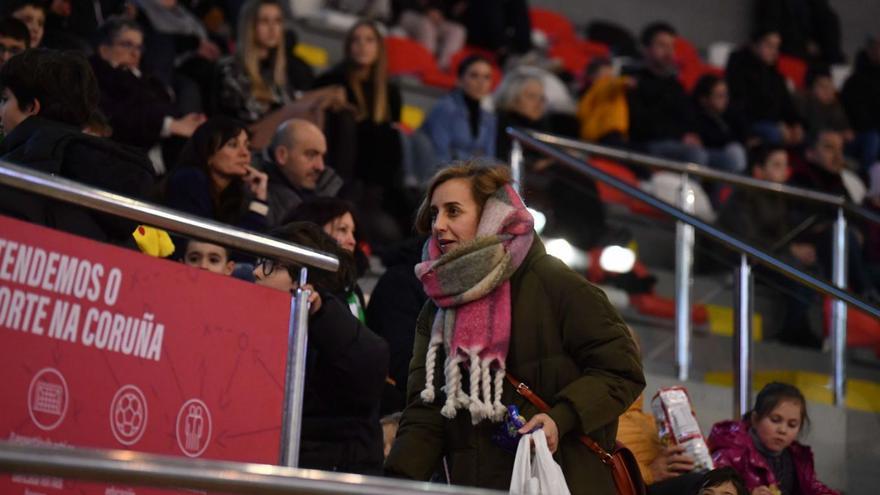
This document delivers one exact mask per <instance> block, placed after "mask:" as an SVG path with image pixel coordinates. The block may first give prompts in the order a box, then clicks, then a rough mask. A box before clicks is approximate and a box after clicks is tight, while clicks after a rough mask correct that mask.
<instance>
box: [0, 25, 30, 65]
mask: <svg viewBox="0 0 880 495" xmlns="http://www.w3.org/2000/svg"><path fill="white" fill-rule="evenodd" d="M29 44H30V34H29V33H28V30H27V26H25V25H24V24H23V23H22V22H21V21H19V20H18V19H15V18H13V17H8V18H6V19H0V67H3V64H5V63H6V62H7V61H9V59H10V58H12V57H14V56H15V55H18V54H19V53H21V52H23V51H25V50H27V48H28V45H29Z"/></svg>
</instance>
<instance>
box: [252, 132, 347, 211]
mask: <svg viewBox="0 0 880 495" xmlns="http://www.w3.org/2000/svg"><path fill="white" fill-rule="evenodd" d="M326 154H327V141H326V139H324V133H323V132H321V129H319V128H318V127H317V126H316V125H314V124H312V123H311V122H308V121H306V120H302V119H291V120H288V121H286V122H284V123H283V124H281V125H280V126H278V130H277V131H276V132H275V136H274V137H273V138H272V143H271V144H270V145H269V148H268V152H267V153H266V155H268V157H269V158H270V160H269V161H267V162H266V164H265V165H264V171H265V172H266V174H267V175H268V176H269V215H268V216H267V217H266V221H267V223H268V225H269V226H271V227H278V226H281V225H283V224H284V223H286V222H285V219H286V218H288V217H289V216H290V215H291V214H292V213H293V212H294V211H295V210H296V208H297V207H298V206H299V205H300V203H302V202H303V201H304V200H306V199H309V198H312V197H334V196H336V195H337V194H338V193H339V190H340V189H341V188H342V179H341V178H340V177H339V175H337V174H336V172H335V171H334V170H333V169H332V168H330V167H326V166H325V165H324V156H325V155H326Z"/></svg>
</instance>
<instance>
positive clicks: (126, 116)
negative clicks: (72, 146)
mask: <svg viewBox="0 0 880 495" xmlns="http://www.w3.org/2000/svg"><path fill="white" fill-rule="evenodd" d="M97 36H98V46H97V53H96V54H95V55H93V56H92V57H91V58H90V59H89V61H90V62H91V65H92V69H93V70H94V71H95V76H96V77H97V79H98V87H99V89H100V90H101V100H100V101H101V104H100V107H101V111H102V113H104V114H105V115H106V116H107V118H108V120H109V122H110V126H111V127H112V128H113V135H112V138H113V140H114V141H118V142H120V143H124V144H128V145H131V146H137V147H139V148H142V149H143V150H145V151H148V152H149V156H150V159H151V161H152V162H153V166H154V168H155V169H156V173H157V174H160V175H161V174H164V173H165V172H166V171H167V170H168V168H169V167H168V164H169V163H173V161H174V160H175V159H176V156H175V155H176V152H177V151H178V150H179V148H180V146H181V145H182V140H183V139H186V138H189V137H190V136H192V133H193V132H194V131H195V130H196V128H197V127H198V126H199V125H201V124H202V123H203V122H204V121H205V116H204V115H202V114H200V113H189V114H186V115H183V116H179V112H178V111H177V107H176V105H175V101H174V99H173V98H172V94H171V92H170V91H169V90H168V88H166V87H165V86H164V85H163V84H162V83H161V82H160V81H159V80H157V79H155V78H153V77H152V76H151V75H149V74H144V73H142V72H141V71H140V63H141V54H142V52H143V48H144V35H143V32H142V31H141V27H140V25H138V24H137V23H136V22H134V21H130V20H128V19H124V18H121V17H112V18H110V19H108V20H107V21H106V22H105V23H104V24H102V25H101V27H100V28H99V29H98V34H97ZM171 138H178V139H180V140H181V141H180V142H178V143H177V146H174V144H173V143H172V144H171V145H170V146H168V145H169V140H170V139H171Z"/></svg>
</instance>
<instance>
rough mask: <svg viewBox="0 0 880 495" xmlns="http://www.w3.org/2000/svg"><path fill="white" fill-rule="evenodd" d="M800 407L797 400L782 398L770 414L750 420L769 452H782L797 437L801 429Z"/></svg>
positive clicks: (801, 406)
mask: <svg viewBox="0 0 880 495" xmlns="http://www.w3.org/2000/svg"><path fill="white" fill-rule="evenodd" d="M802 408H803V405H802V404H801V403H800V402H799V401H794V400H783V401H781V402H779V404H777V406H776V407H775V408H774V409H773V410H772V411H770V414H768V415H766V416H764V417H763V418H761V419H753V420H752V427H753V428H754V429H755V432H756V433H757V434H758V438H759V439H760V440H761V443H762V444H763V445H764V447H766V448H767V449H769V450H770V451H771V452H782V451H783V450H785V449H787V448H788V446H789V445H791V444H792V442H794V441H795V440H796V439H797V436H798V433H800V431H801V413H802Z"/></svg>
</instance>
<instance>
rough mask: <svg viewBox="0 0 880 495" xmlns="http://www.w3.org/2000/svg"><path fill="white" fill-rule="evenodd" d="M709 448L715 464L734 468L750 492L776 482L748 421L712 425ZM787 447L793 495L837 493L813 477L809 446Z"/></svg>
mask: <svg viewBox="0 0 880 495" xmlns="http://www.w3.org/2000/svg"><path fill="white" fill-rule="evenodd" d="M709 450H710V451H711V452H712V460H713V461H715V467H716V468H719V467H724V466H730V467H732V468H734V469H736V471H737V472H738V473H739V475H740V476H742V478H743V480H744V481H745V483H746V488H748V490H749V491H750V492H751V491H752V490H754V489H755V488H757V487H759V486H773V485H776V476H775V475H774V474H773V470H772V469H770V466H769V465H768V464H767V461H766V460H764V456H763V455H761V453H760V452H758V448H757V447H756V446H755V444H754V442H752V437H751V436H750V435H749V424H748V423H747V422H745V421H722V422H720V423H717V424H715V426H713V427H712V432H711V433H710V434H709ZM788 450H789V452H791V460H792V462H793V463H794V469H795V476H796V477H797V484H798V489H799V491H798V493H797V494H794V495H839V494H838V492H836V491H834V490H832V489H831V488H828V487H827V486H825V485H824V484H822V482H821V481H819V480H818V479H816V470H815V468H814V467H813V451H812V450H811V449H810V448H809V447H807V446H806V445H803V444H800V443H798V442H794V443H792V444H791V446H790V447H788Z"/></svg>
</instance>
